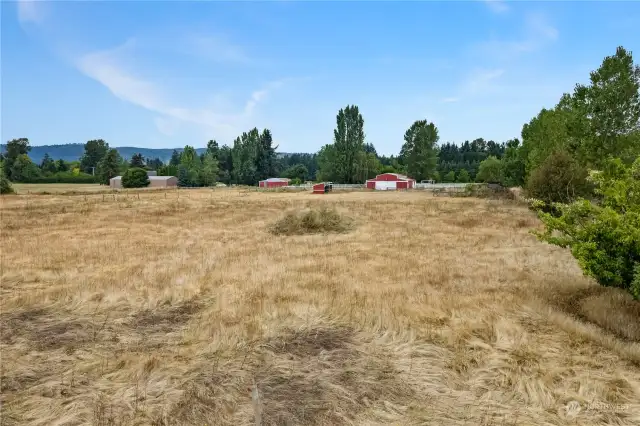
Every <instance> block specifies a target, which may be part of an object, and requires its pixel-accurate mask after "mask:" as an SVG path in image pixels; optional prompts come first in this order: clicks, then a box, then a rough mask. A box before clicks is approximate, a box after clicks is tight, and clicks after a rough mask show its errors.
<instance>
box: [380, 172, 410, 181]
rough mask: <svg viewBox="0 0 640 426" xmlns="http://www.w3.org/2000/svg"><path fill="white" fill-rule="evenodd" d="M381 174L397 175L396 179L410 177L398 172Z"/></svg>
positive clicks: (407, 178)
mask: <svg viewBox="0 0 640 426" xmlns="http://www.w3.org/2000/svg"><path fill="white" fill-rule="evenodd" d="M383 174H387V175H393V176H395V177H397V178H398V179H404V180H409V179H411V178H410V177H409V176H406V175H401V174H400V173H383Z"/></svg>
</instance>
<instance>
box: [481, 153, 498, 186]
mask: <svg viewBox="0 0 640 426" xmlns="http://www.w3.org/2000/svg"><path fill="white" fill-rule="evenodd" d="M476 181H478V182H486V183H501V182H502V163H501V162H500V160H498V159H497V158H496V157H494V156H490V157H487V159H486V160H484V161H483V162H482V163H480V168H479V169H478V175H477V176H476Z"/></svg>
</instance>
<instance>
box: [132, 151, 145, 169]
mask: <svg viewBox="0 0 640 426" xmlns="http://www.w3.org/2000/svg"><path fill="white" fill-rule="evenodd" d="M129 165H130V166H131V167H137V168H139V169H144V167H145V164H144V158H143V157H142V154H140V153H137V154H133V155H132V156H131V161H130V162H129Z"/></svg>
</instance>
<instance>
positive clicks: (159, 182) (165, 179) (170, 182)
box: [109, 176, 178, 189]
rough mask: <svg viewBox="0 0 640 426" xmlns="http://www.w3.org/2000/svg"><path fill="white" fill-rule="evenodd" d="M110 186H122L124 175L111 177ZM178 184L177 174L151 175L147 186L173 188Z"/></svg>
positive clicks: (116, 187)
mask: <svg viewBox="0 0 640 426" xmlns="http://www.w3.org/2000/svg"><path fill="white" fill-rule="evenodd" d="M109 186H110V187H111V188H113V189H118V188H122V176H116V177H113V178H111V179H109ZM176 186H178V178H177V177H175V176H149V186H148V187H147V188H171V187H176Z"/></svg>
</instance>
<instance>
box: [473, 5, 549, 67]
mask: <svg viewBox="0 0 640 426" xmlns="http://www.w3.org/2000/svg"><path fill="white" fill-rule="evenodd" d="M524 27H525V31H524V35H523V37H521V38H520V39H517V40H500V39H492V40H489V41H485V42H481V43H478V44H476V45H474V46H473V49H472V50H473V51H474V52H475V53H476V54H477V55H478V56H483V57H491V58H494V59H501V60H507V61H510V60H512V59H513V58H514V57H517V56H519V55H521V54H523V53H529V52H534V51H537V50H539V49H541V48H542V47H544V46H546V45H548V44H549V43H552V42H554V41H556V40H557V39H558V36H559V31H558V30H557V29H556V28H555V27H554V26H552V25H551V24H549V23H548V22H547V21H546V19H545V18H544V17H543V16H542V15H539V14H529V15H527V17H526V18H525V25H524Z"/></svg>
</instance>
